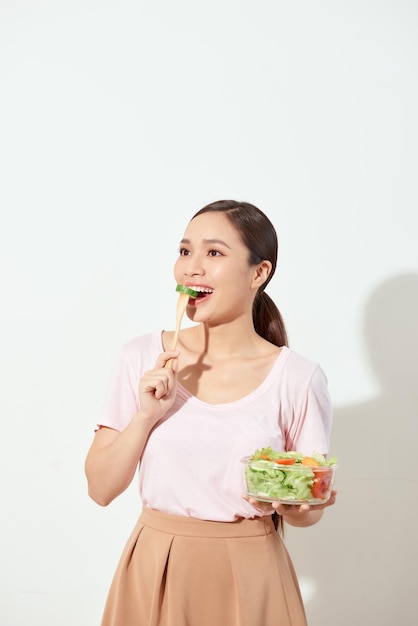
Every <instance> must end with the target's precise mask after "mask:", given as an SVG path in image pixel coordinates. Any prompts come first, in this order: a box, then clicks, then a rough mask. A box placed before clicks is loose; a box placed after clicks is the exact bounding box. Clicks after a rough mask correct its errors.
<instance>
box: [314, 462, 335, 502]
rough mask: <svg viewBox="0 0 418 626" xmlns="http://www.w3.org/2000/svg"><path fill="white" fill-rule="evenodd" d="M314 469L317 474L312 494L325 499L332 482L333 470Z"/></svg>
mask: <svg viewBox="0 0 418 626" xmlns="http://www.w3.org/2000/svg"><path fill="white" fill-rule="evenodd" d="M312 471H313V473H314V475H315V478H314V481H313V485H312V495H313V497H314V498H320V499H321V500H325V498H326V497H327V496H328V493H329V490H330V487H331V483H332V470H328V471H320V472H315V470H314V469H313V470H312Z"/></svg>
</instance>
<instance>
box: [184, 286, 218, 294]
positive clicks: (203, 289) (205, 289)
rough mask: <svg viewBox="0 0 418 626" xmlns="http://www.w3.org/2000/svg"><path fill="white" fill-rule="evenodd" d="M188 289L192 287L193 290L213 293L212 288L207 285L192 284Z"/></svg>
mask: <svg viewBox="0 0 418 626" xmlns="http://www.w3.org/2000/svg"><path fill="white" fill-rule="evenodd" d="M190 289H193V291H197V292H199V293H213V289H210V288H209V287H197V286H192V287H190Z"/></svg>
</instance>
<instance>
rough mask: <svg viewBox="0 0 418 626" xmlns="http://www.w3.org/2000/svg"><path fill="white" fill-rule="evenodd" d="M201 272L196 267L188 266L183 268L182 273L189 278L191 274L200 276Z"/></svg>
mask: <svg viewBox="0 0 418 626" xmlns="http://www.w3.org/2000/svg"><path fill="white" fill-rule="evenodd" d="M202 274H203V270H202V269H198V268H193V267H190V268H187V269H185V270H184V275H185V276H188V277H189V278H191V277H192V276H201V275H202Z"/></svg>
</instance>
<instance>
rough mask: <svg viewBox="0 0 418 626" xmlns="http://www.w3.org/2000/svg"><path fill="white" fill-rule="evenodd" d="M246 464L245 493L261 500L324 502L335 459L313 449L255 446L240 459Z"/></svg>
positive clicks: (293, 502) (327, 496) (306, 502)
mask: <svg viewBox="0 0 418 626" xmlns="http://www.w3.org/2000/svg"><path fill="white" fill-rule="evenodd" d="M242 461H243V463H244V465H245V481H246V485H247V495H249V496H251V497H253V498H257V500H261V501H264V502H275V501H280V502H283V503H285V504H323V503H324V502H326V501H327V500H328V499H329V497H330V495H331V490H332V486H333V484H334V478H335V471H336V469H337V467H338V466H337V459H336V457H335V456H334V457H332V458H330V459H329V460H328V459H326V458H325V456H324V455H322V454H318V453H316V452H313V453H312V454H311V455H310V456H307V455H306V454H302V453H301V452H276V451H275V450H273V449H272V448H262V449H261V450H256V451H255V452H254V454H253V455H252V456H248V457H244V458H243V459H242Z"/></svg>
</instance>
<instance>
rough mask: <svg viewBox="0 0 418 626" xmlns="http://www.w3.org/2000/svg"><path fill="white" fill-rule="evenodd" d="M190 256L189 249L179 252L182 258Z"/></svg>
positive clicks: (182, 249)
mask: <svg viewBox="0 0 418 626" xmlns="http://www.w3.org/2000/svg"><path fill="white" fill-rule="evenodd" d="M189 254H190V252H189V251H188V250H187V248H180V250H179V255H180V256H188V255H189Z"/></svg>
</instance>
